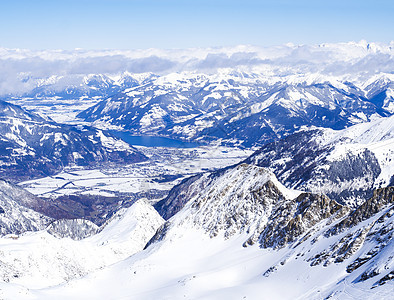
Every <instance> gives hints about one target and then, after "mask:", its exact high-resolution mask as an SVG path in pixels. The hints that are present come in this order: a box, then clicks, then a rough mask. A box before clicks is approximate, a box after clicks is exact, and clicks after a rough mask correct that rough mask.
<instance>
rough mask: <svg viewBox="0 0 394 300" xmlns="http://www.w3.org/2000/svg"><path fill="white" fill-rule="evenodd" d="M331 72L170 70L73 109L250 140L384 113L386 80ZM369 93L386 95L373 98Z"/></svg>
mask: <svg viewBox="0 0 394 300" xmlns="http://www.w3.org/2000/svg"><path fill="white" fill-rule="evenodd" d="M384 78H386V79H387V78H389V76H387V77H384ZM339 79H340V78H339ZM339 79H338V78H335V77H332V76H322V75H317V74H310V75H289V76H285V77H279V76H267V75H265V74H259V73H246V72H236V71H233V70H232V71H227V72H226V71H222V72H220V73H217V74H214V75H204V74H195V73H177V74H175V73H174V74H170V75H167V76H162V77H159V78H156V79H153V80H151V81H149V82H147V83H145V84H143V85H140V86H137V87H133V88H130V89H126V90H125V91H123V92H120V93H118V94H116V95H113V96H111V97H109V98H107V99H106V100H103V101H102V102H99V103H98V104H96V105H94V106H92V107H91V108H88V109H87V110H85V111H83V112H81V113H80V114H79V115H78V116H79V117H80V118H82V119H84V120H85V121H89V122H93V124H95V125H96V126H99V127H100V126H101V127H105V128H106V127H109V126H111V127H113V126H116V127H117V128H119V129H121V130H127V131H129V132H131V133H132V134H134V135H164V136H169V137H172V138H178V139H182V140H195V141H201V142H217V140H220V141H222V142H223V143H227V144H241V145H243V146H252V145H259V144H260V145H261V144H264V143H266V142H269V141H273V140H276V139H278V138H280V137H283V136H285V135H287V134H289V133H292V132H294V131H296V130H298V129H299V128H301V127H302V126H319V127H326V128H333V129H343V128H346V127H348V126H351V125H354V124H357V123H361V122H366V121H370V120H373V119H376V118H380V117H386V116H389V115H390V114H391V113H392V112H391V110H390V109H391V108H390V107H391V106H390V105H391V104H390V103H391V102H392V101H391V100H390V99H391V98H390V89H389V86H390V83H387V82H386V83H387V84H386V85H382V82H381V81H382V80H381V78H377V79H376V81H372V82H371V83H369V84H368V85H367V86H366V87H365V89H363V88H362V87H358V86H356V85H355V84H353V83H351V82H348V81H340V80H339ZM387 80H388V79H387ZM387 80H386V81H387ZM389 82H392V81H389ZM377 93H378V94H379V93H380V94H382V93H383V94H384V95H386V94H387V95H388V96H387V97H386V99H385V100H384V101H383V100H382V101H380V100H379V101H378V98H377V97H378V96H376V94H377ZM368 97H369V98H368ZM379 99H380V98H379Z"/></svg>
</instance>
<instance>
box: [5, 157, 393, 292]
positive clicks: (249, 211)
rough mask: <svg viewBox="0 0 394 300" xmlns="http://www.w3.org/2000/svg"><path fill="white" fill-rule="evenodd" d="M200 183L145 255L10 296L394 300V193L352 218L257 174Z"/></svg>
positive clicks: (249, 170) (386, 192) (383, 192)
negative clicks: (68, 280)
mask: <svg viewBox="0 0 394 300" xmlns="http://www.w3.org/2000/svg"><path fill="white" fill-rule="evenodd" d="M201 180H204V181H207V180H208V181H209V182H208V183H207V184H206V186H205V187H203V188H199V191H198V193H196V194H195V195H194V196H192V197H191V198H190V199H189V201H188V202H187V203H186V205H185V206H184V207H183V209H182V210H180V211H179V212H178V213H177V214H175V215H174V216H173V217H172V218H170V219H169V220H168V221H167V222H166V223H164V224H163V225H162V226H161V227H160V228H159V229H158V230H157V232H156V234H155V236H154V237H153V238H152V239H151V240H150V242H149V243H148V245H147V247H146V249H145V250H144V251H142V252H140V253H138V254H136V255H133V256H131V257H129V258H128V259H126V260H124V261H120V262H119V263H117V264H114V265H112V266H109V267H107V268H105V269H104V270H100V271H97V272H94V273H91V274H90V275H89V276H86V277H84V278H81V279H79V280H76V281H73V282H70V283H67V284H63V285H59V286H57V287H54V288H51V289H40V290H34V288H29V290H27V289H24V288H23V287H20V286H15V285H14V286H13V289H8V290H7V291H6V292H3V296H8V298H9V297H11V296H12V295H16V294H17V295H18V298H21V299H23V298H28V297H40V298H41V299H49V298H51V297H52V298H53V297H56V298H59V299H70V298H73V299H82V298H86V296H88V297H90V298H92V299H94V298H100V297H101V298H108V297H109V298H114V299H121V298H129V299H134V298H136V299H139V298H143V299H157V298H171V299H178V298H189V299H196V298H204V299H218V298H221V299H222V298H226V299H242V298H246V299H248V298H249V299H261V298H262V297H263V298H267V299H272V298H275V299H295V298H300V299H301V298H302V299H321V298H327V297H331V298H333V299H343V297H350V298H352V297H353V298H355V297H360V296H361V298H363V299H373V298H376V297H379V298H380V299H390V298H391V297H392V288H393V285H392V284H393V283H392V280H391V279H392V274H393V267H394V264H393V257H392V251H393V247H394V245H393V243H392V236H393V229H394V227H393V225H394V223H393V222H394V219H393V218H394V217H393V216H394V215H393V200H394V195H393V192H394V191H393V188H392V187H387V188H383V189H378V190H376V191H375V192H374V194H373V196H372V197H371V198H370V199H368V200H367V201H365V202H364V204H362V205H361V206H359V207H358V208H356V209H350V208H349V207H346V206H343V205H341V204H339V203H338V202H336V201H335V200H331V199H329V198H328V197H326V196H324V195H318V194H311V193H302V192H300V191H295V190H289V189H287V188H286V187H284V186H283V185H281V184H280V183H279V182H278V181H277V179H276V178H275V176H274V174H273V173H272V172H270V171H269V170H267V169H265V168H261V167H258V166H253V165H247V164H241V165H238V166H237V167H235V168H229V169H227V170H223V171H222V172H221V173H220V174H217V175H216V176H215V178H210V179H209V178H207V177H201ZM86 240H88V239H85V240H84V241H86ZM12 281H13V282H15V283H16V282H18V279H12ZM19 282H22V281H19ZM284 284H285V286H286V288H284ZM18 293H19V294H18ZM262 295H263V296H262Z"/></svg>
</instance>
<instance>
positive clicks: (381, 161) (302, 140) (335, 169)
mask: <svg viewBox="0 0 394 300" xmlns="http://www.w3.org/2000/svg"><path fill="white" fill-rule="evenodd" d="M393 149H394V117H393V116H391V117H389V118H384V119H380V120H376V121H373V122H369V123H363V124H358V125H355V126H352V127H350V128H347V129H344V130H339V131H335V130H331V129H321V128H320V129H315V130H307V131H301V132H298V133H295V134H293V135H290V136H288V137H286V138H284V139H282V140H279V141H277V142H273V143H271V144H267V145H265V146H263V147H262V148H261V149H259V150H258V151H256V153H255V154H253V155H252V156H251V157H250V158H248V159H247V160H246V162H247V163H251V164H255V165H258V166H262V167H267V168H269V169H270V170H272V171H273V172H274V173H275V175H276V176H277V177H278V179H279V180H280V181H281V182H283V183H284V185H285V186H287V187H289V188H296V189H301V190H304V191H309V192H314V193H323V194H326V195H328V196H329V197H332V198H333V199H336V200H337V201H339V202H341V203H347V204H352V203H353V204H354V203H362V202H363V201H364V200H365V199H367V198H369V197H371V196H372V191H373V190H375V189H377V188H380V187H386V186H388V185H393V184H394V162H393V158H394V150H393Z"/></svg>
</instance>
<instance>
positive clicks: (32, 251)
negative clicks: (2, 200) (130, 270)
mask: <svg viewBox="0 0 394 300" xmlns="http://www.w3.org/2000/svg"><path fill="white" fill-rule="evenodd" d="M162 223H163V219H162V218H161V217H160V216H159V215H158V213H157V212H156V211H155V210H154V209H153V207H152V206H151V205H150V204H149V203H147V202H146V201H145V200H140V201H137V202H136V203H135V204H133V205H132V206H131V207H130V208H128V209H127V210H122V211H120V212H119V213H117V214H116V215H115V216H114V217H113V218H112V219H111V220H110V221H109V222H108V223H107V224H105V225H104V226H102V227H100V228H96V231H97V232H98V233H97V234H95V235H93V236H90V237H86V233H87V232H86V230H85V231H84V232H83V228H84V227H85V229H86V226H85V225H86V224H87V223H86V221H82V220H74V221H70V220H68V221H67V222H61V223H59V222H58V223H57V224H56V225H54V224H52V225H50V226H49V227H48V228H47V229H46V230H47V231H48V232H49V233H50V234H48V232H47V231H45V230H41V231H39V232H34V233H32V232H30V233H25V234H23V235H21V236H15V237H14V238H13V239H11V238H1V239H0V249H1V251H0V261H1V263H0V281H1V283H0V285H1V286H2V287H3V284H4V283H6V286H7V287H8V288H6V289H5V290H4V289H3V288H1V291H0V294H1V296H2V297H5V298H8V297H7V292H9V291H12V289H13V287H15V286H18V285H22V286H27V287H29V288H40V287H49V286H51V285H56V284H61V283H64V282H67V281H70V280H72V279H75V278H80V277H82V276H84V275H86V274H89V273H90V272H92V271H94V270H99V269H102V268H104V267H106V266H108V265H111V264H113V263H116V262H118V261H121V260H123V259H125V258H126V257H128V256H130V255H132V254H134V253H136V252H138V251H140V250H142V249H143V247H144V245H145V244H146V243H147V242H148V241H149V239H150V238H151V237H152V236H153V234H154V233H155V231H156V229H157V228H158V227H159V226H160V225H161V224H162ZM81 225H82V226H81ZM91 225H92V226H93V225H94V224H91ZM92 226H90V227H91V228H93V227H92ZM61 236H63V237H61ZM15 297H16V298H19V297H23V295H22V294H20V295H19V296H15Z"/></svg>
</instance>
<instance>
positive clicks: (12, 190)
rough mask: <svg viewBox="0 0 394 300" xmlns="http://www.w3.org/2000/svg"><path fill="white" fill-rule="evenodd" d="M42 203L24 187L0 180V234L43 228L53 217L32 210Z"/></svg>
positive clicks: (20, 232) (15, 233) (13, 234)
mask: <svg viewBox="0 0 394 300" xmlns="http://www.w3.org/2000/svg"><path fill="white" fill-rule="evenodd" d="M42 204H43V203H42V201H41V200H40V199H39V198H37V197H35V196H34V195H32V194H30V193H29V192H27V191H25V190H24V189H22V188H20V187H18V186H16V185H13V184H12V183H10V182H7V181H4V180H0V235H1V236H4V235H12V236H15V235H19V234H22V233H24V232H27V231H38V230H43V229H45V228H46V226H48V224H49V223H50V222H52V221H53V219H52V218H50V217H47V216H45V215H43V214H41V213H39V212H37V211H35V210H33V209H36V210H38V211H39V210H40V208H41V207H42V206H43V205H42Z"/></svg>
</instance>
